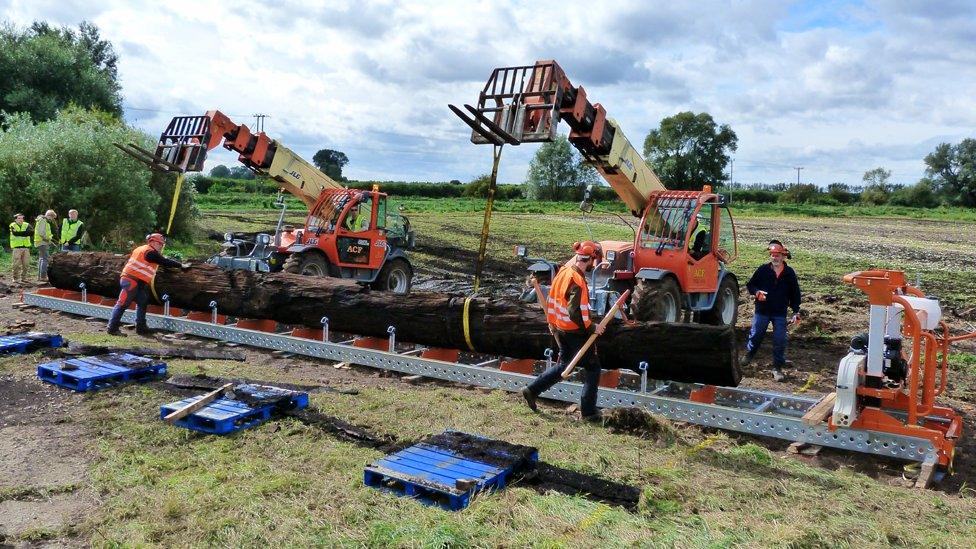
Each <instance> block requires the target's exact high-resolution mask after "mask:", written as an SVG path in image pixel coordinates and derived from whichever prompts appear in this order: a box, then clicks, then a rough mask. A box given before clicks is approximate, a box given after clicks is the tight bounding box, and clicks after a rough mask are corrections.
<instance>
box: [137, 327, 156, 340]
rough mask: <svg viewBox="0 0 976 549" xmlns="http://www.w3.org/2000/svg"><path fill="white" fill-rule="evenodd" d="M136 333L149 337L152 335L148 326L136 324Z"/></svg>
mask: <svg viewBox="0 0 976 549" xmlns="http://www.w3.org/2000/svg"><path fill="white" fill-rule="evenodd" d="M136 334H137V335H141V336H146V337H149V336H151V335H153V331H152V330H150V329H149V326H136Z"/></svg>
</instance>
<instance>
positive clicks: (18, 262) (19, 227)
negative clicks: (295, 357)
mask: <svg viewBox="0 0 976 549" xmlns="http://www.w3.org/2000/svg"><path fill="white" fill-rule="evenodd" d="M30 249H31V226H30V224H29V223H27V222H26V221H24V214H22V213H19V214H17V215H15V216H14V221H13V223H11V224H10V254H11V262H10V265H11V271H12V272H11V278H12V279H13V281H14V283H17V282H20V283H21V284H27V269H28V267H29V266H30ZM18 275H20V280H18Z"/></svg>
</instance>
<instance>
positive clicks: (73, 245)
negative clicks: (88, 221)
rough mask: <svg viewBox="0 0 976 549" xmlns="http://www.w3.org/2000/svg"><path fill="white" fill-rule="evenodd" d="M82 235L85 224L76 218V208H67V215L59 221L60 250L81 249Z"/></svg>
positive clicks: (76, 250) (71, 250)
mask: <svg viewBox="0 0 976 549" xmlns="http://www.w3.org/2000/svg"><path fill="white" fill-rule="evenodd" d="M83 236H85V224H84V223H83V222H82V221H81V220H80V219H78V210H68V217H66V218H65V219H64V220H63V221H62V222H61V251H62V252H79V251H81V238H82V237H83Z"/></svg>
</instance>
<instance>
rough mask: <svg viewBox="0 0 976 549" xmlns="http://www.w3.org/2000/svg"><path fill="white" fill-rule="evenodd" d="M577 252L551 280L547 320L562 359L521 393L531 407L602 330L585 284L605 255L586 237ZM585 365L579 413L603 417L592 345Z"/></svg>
mask: <svg viewBox="0 0 976 549" xmlns="http://www.w3.org/2000/svg"><path fill="white" fill-rule="evenodd" d="M573 251H574V252H575V253H576V256H575V258H574V259H575V261H574V263H573V265H572V266H568V267H563V268H562V269H560V270H559V272H558V273H557V274H556V277H555V278H554V279H553V280H552V285H551V286H550V287H549V298H548V299H547V300H546V320H547V321H548V322H549V327H550V329H551V330H552V333H553V335H554V336H555V338H556V344H557V345H558V347H559V360H557V361H556V364H554V365H553V366H552V367H551V368H549V369H548V370H546V371H545V372H543V373H542V375H540V376H539V377H537V378H536V379H535V381H533V382H532V383H531V384H529V386H528V387H526V388H525V389H522V396H523V397H524V398H525V402H526V403H527V404H528V405H529V408H532V409H533V410H536V409H537V408H536V403H535V399H536V398H537V397H538V396H539V395H540V394H542V393H544V392H546V391H548V390H549V388H550V387H552V386H553V385H555V384H556V383H558V382H559V381H561V380H562V378H561V374H562V371H563V368H565V366H566V364H567V363H568V362H569V361H571V360H573V357H575V356H576V353H577V352H579V350H580V349H581V348H582V347H583V344H584V343H586V340H587V339H588V338H589V336H590V334H592V333H594V331H595V332H596V333H597V334H602V333H603V327H602V326H600V325H599V324H597V323H595V322H593V321H592V320H590V295H589V291H588V290H587V287H586V274H587V273H589V272H591V271H593V269H594V267H595V266H596V265H597V264H598V263H599V262H600V261H601V260H602V259H603V252H602V250H601V249H600V245H599V244H596V243H594V242H590V241H589V240H587V241H586V242H577V243H575V244H574V245H573ZM580 366H582V367H583V369H584V382H583V395H582V397H581V399H580V414H581V415H582V416H583V419H585V420H598V419H599V418H600V415H599V413H598V412H597V409H596V394H597V390H598V389H599V383H600V364H599V363H598V362H597V361H596V360H595V357H594V350H593V347H592V346H591V347H590V349H589V350H588V351H587V353H586V354H585V355H584V356H583V359H582V360H581V361H580Z"/></svg>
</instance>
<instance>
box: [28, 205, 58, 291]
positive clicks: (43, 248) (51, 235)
mask: <svg viewBox="0 0 976 549" xmlns="http://www.w3.org/2000/svg"><path fill="white" fill-rule="evenodd" d="M57 223H58V214H56V213H54V210H48V211H46V212H44V215H39V216H37V219H35V220H34V247H36V248H37V279H38V280H40V281H41V282H44V281H45V280H47V258H48V257H49V254H50V252H51V248H52V247H54V246H56V245H57V243H58V242H57V235H56V234H55V232H54V231H55V230H56V229H57V227H58V225H57Z"/></svg>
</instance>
